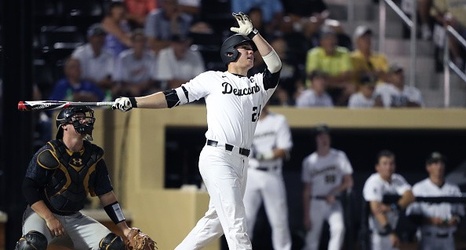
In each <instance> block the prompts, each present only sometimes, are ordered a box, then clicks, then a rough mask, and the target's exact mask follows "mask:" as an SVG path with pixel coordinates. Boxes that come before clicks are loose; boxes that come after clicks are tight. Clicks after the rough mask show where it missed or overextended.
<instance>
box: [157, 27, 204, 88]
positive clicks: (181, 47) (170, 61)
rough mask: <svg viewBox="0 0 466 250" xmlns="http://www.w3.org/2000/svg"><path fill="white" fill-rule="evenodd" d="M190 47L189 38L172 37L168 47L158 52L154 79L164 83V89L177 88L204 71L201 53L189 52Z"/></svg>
mask: <svg viewBox="0 0 466 250" xmlns="http://www.w3.org/2000/svg"><path fill="white" fill-rule="evenodd" d="M190 45H191V39H190V38H188V37H185V36H180V35H174V36H172V38H171V42H170V47H168V48H165V49H163V50H161V51H160V53H159V56H158V59H157V60H158V63H157V69H156V77H157V80H160V81H164V82H166V86H167V87H166V88H168V89H172V88H173V89H174V88H177V87H179V86H181V84H183V83H186V82H187V81H189V80H191V79H192V78H194V77H195V76H196V75H198V74H200V73H202V72H204V71H205V67H204V61H203V59H202V56H201V53H199V51H195V50H191V49H190Z"/></svg>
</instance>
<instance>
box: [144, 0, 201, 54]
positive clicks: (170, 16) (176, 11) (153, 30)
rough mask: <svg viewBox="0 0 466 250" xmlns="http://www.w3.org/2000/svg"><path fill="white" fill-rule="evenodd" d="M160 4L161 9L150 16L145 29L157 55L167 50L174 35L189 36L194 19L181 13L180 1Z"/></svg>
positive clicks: (161, 2)
mask: <svg viewBox="0 0 466 250" xmlns="http://www.w3.org/2000/svg"><path fill="white" fill-rule="evenodd" d="M159 3H160V8H159V9H157V10H154V11H152V12H151V13H150V14H149V16H148V17H147V19H146V24H145V27H144V32H145V34H146V37H147V38H148V43H149V47H150V48H151V49H152V50H153V51H154V52H155V53H158V52H159V51H160V50H161V49H164V48H167V47H168V46H169V45H170V38H171V37H172V36H173V35H181V36H187V35H188V34H189V29H190V27H191V23H192V17H191V16H190V15H188V14H186V13H183V12H182V11H181V9H180V6H179V4H178V0H161V1H160V2H159Z"/></svg>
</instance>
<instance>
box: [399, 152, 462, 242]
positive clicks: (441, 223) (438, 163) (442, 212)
mask: <svg viewBox="0 0 466 250" xmlns="http://www.w3.org/2000/svg"><path fill="white" fill-rule="evenodd" d="M426 170H427V172H428V174H429V177H428V178H426V179H424V180H422V181H420V182H418V183H416V184H414V186H413V194H414V195H415V196H416V197H435V196H461V191H460V188H459V187H458V186H457V185H454V184H451V183H448V182H445V177H444V174H445V158H444V156H443V155H442V154H440V153H438V152H433V153H432V154H431V155H429V157H428V158H427V160H426ZM406 213H407V214H408V215H409V217H410V218H412V219H413V220H414V221H415V222H416V224H418V225H419V226H420V228H419V229H420V233H421V235H420V236H421V242H420V243H421V249H423V250H437V249H438V250H454V249H456V248H455V238H454V232H455V231H456V227H457V225H458V223H460V220H461V217H463V216H464V205H463V204H452V203H447V202H444V203H428V202H415V203H413V204H411V205H410V206H409V207H408V209H407V211H406Z"/></svg>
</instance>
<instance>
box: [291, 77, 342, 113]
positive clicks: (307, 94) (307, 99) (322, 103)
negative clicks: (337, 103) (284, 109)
mask: <svg viewBox="0 0 466 250" xmlns="http://www.w3.org/2000/svg"><path fill="white" fill-rule="evenodd" d="M328 78H329V76H328V74H327V73H325V72H323V71H319V70H315V71H312V72H311V74H309V80H310V85H309V86H310V87H308V88H307V89H306V90H304V91H302V92H301V93H300V94H299V95H298V97H297V98H296V106H297V107H333V101H332V98H331V97H330V95H329V94H328V93H327V92H326V91H325V89H326V85H327V81H328Z"/></svg>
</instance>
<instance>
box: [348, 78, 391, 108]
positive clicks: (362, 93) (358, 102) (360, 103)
mask: <svg viewBox="0 0 466 250" xmlns="http://www.w3.org/2000/svg"><path fill="white" fill-rule="evenodd" d="M359 82H360V86H359V91H358V92H357V93H354V94H352V95H351V96H350V99H349V102H348V107H349V108H372V107H383V103H382V99H381V97H380V96H378V95H376V94H375V85H376V78H375V77H373V76H371V75H365V76H362V77H361V79H360V81H359Z"/></svg>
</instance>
